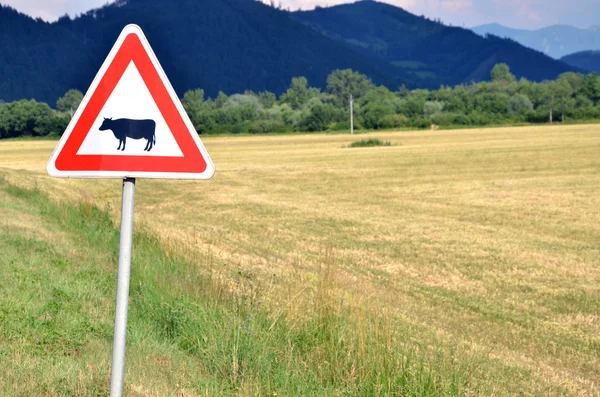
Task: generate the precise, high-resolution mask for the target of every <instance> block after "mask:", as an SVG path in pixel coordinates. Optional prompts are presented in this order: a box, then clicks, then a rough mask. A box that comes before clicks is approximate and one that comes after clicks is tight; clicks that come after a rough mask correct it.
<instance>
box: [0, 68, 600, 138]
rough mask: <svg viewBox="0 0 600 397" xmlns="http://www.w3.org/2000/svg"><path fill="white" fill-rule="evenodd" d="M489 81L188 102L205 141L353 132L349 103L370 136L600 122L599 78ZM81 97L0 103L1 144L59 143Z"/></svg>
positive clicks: (299, 89) (361, 81) (345, 80)
mask: <svg viewBox="0 0 600 397" xmlns="http://www.w3.org/2000/svg"><path fill="white" fill-rule="evenodd" d="M490 77H491V80H490V81H486V82H480V83H472V84H466V85H458V86H456V87H453V88H452V87H445V86H442V87H441V88H440V89H439V90H432V91H429V90H423V89H418V90H412V91H410V90H408V89H406V88H405V87H400V88H399V89H398V90H397V91H390V90H389V89H388V88H386V87H383V86H375V85H374V84H373V83H372V82H371V80H370V79H369V78H368V77H366V76H364V75H361V74H359V73H357V72H354V71H352V70H349V69H346V70H336V71H334V72H332V73H331V74H330V75H329V77H328V79H327V89H326V90H325V91H321V90H320V89H318V88H314V87H310V85H309V83H308V80H307V79H306V78H305V77H294V78H293V79H292V81H291V84H290V86H289V88H288V90H287V91H286V92H285V93H283V94H282V95H280V96H279V97H277V95H275V94H274V93H272V92H268V91H265V92H259V93H255V92H252V91H246V92H244V93H243V94H233V95H229V96H228V95H226V94H224V93H223V92H220V93H219V95H218V96H217V97H216V98H206V97H205V95H204V91H203V90H202V89H197V90H190V91H188V92H186V93H185V94H184V96H183V98H182V103H183V106H184V108H185V110H186V112H187V113H188V115H189V117H190V119H191V120H192V123H193V124H194V126H195V127H196V130H197V131H198V133H200V134H219V133H232V134H240V133H244V134H264V133H284V132H315V131H343V130H349V129H350V98H353V100H354V103H353V105H354V106H353V116H354V124H355V127H356V128H358V129H368V130H378V129H401V128H416V129H425V128H431V126H432V125H433V126H440V127H454V126H486V125H502V124H517V123H553V122H557V121H560V122H565V121H585V120H597V119H600V77H599V76H598V75H597V74H596V73H591V74H587V75H584V74H580V73H565V74H562V75H560V76H559V77H558V78H557V79H556V80H553V81H544V82H542V83H534V82H530V81H528V80H525V79H520V80H517V79H516V78H515V76H514V75H513V74H511V72H510V69H509V67H508V66H507V65H506V64H499V65H496V66H495V67H494V69H493V70H492V73H491V76H490ZM82 98H83V95H82V94H81V92H79V91H77V90H69V91H68V92H67V93H66V94H65V95H64V96H63V97H61V98H60V99H59V100H58V101H57V103H56V106H55V108H54V109H52V108H51V107H50V106H49V105H48V104H46V103H43V102H37V101H35V100H33V99H31V100H20V101H15V102H10V103H4V102H2V101H1V100H0V138H12V137H20V136H51V137H57V136H59V135H60V134H62V132H63V131H64V130H65V128H66V126H67V124H68V123H69V121H70V118H71V117H72V116H73V113H74V112H75V110H76V109H77V107H78V106H79V103H80V102H81V100H82ZM126 116H127V115H123V117H126Z"/></svg>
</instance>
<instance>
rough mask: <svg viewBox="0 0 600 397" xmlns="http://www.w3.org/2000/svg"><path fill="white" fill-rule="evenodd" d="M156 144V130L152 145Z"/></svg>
mask: <svg viewBox="0 0 600 397" xmlns="http://www.w3.org/2000/svg"><path fill="white" fill-rule="evenodd" d="M154 145H156V132H155V133H154V134H152V146H154Z"/></svg>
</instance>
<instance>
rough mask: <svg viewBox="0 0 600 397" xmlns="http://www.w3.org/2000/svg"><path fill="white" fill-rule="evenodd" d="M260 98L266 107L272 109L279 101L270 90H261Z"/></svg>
mask: <svg viewBox="0 0 600 397" xmlns="http://www.w3.org/2000/svg"><path fill="white" fill-rule="evenodd" d="M258 99H259V101H260V103H261V105H262V106H263V107H264V108H265V109H271V108H272V107H273V106H275V104H276V103H277V96H276V95H275V94H273V93H272V92H269V91H263V92H260V93H259V94H258Z"/></svg>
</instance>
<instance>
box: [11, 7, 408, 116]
mask: <svg viewBox="0 0 600 397" xmlns="http://www.w3.org/2000/svg"><path fill="white" fill-rule="evenodd" d="M0 1H2V0H0ZM129 23H136V24H138V25H140V26H141V27H142V29H143V30H144V32H145V33H146V35H147V36H148V39H149V41H150V43H151V44H152V46H153V48H154V51H155V52H156V54H157V56H158V58H159V60H160V62H161V64H162V66H163V68H164V69H165V71H166V73H167V75H168V76H169V78H170V79H171V82H172V84H173V86H174V88H175V89H176V91H177V92H178V94H179V95H183V93H184V92H185V91H186V90H189V89H195V88H203V89H205V91H206V93H207V94H208V95H210V96H213V97H214V96H216V95H217V93H218V92H219V90H222V91H224V92H226V93H228V94H230V93H235V92H243V91H244V90H255V91H260V90H270V91H274V92H276V93H281V92H283V91H284V90H285V89H286V88H287V87H288V86H289V83H290V80H291V78H292V77H294V76H306V77H307V78H308V80H309V82H310V83H311V84H312V85H314V86H321V87H323V86H324V85H325V83H326V78H327V75H328V74H329V73H330V72H331V71H332V70H334V69H338V68H352V69H354V70H357V71H360V72H361V73H364V74H367V75H368V76H370V77H371V78H372V79H373V80H374V81H376V82H378V83H379V84H386V85H389V86H390V87H392V88H397V87H398V86H399V85H400V84H401V83H402V81H398V80H397V79H396V77H394V76H393V75H392V74H391V73H389V72H386V71H384V70H382V69H383V68H381V67H379V66H378V65H377V62H373V61H372V60H370V59H368V58H367V57H365V56H364V55H361V54H359V53H358V52H356V51H354V50H353V49H351V48H349V47H348V46H345V45H342V44H340V43H338V42H336V41H334V40H331V39H329V38H327V37H324V36H322V35H321V34H319V33H317V32H315V31H313V30H312V29H310V28H307V27H306V26H304V25H302V24H300V23H298V22H296V21H294V20H293V19H291V18H290V17H289V15H288V14H287V13H286V12H284V11H279V10H276V9H274V8H272V7H268V6H266V5H264V4H262V3H260V2H257V1H254V0H203V1H198V0H172V1H164V0H118V1H116V2H114V3H111V4H109V5H106V6H104V7H102V8H99V9H96V10H92V11H89V12H87V13H86V14H84V15H81V16H80V17H77V18H75V19H70V18H69V17H63V18H61V19H59V20H58V21H57V22H55V23H47V22H44V21H42V20H41V19H33V18H30V17H28V16H26V15H23V14H20V13H18V12H17V11H15V10H14V9H12V8H9V7H2V6H0V99H3V100H5V101H10V100H16V99H21V98H35V99H37V100H42V101H46V102H48V103H50V104H52V105H53V104H54V103H55V101H56V99H57V98H58V97H59V96H61V95H63V94H64V93H65V92H66V91H67V90H68V89H69V88H77V89H79V90H81V91H85V90H86V89H87V87H88V86H89V84H90V83H91V81H92V79H93V77H94V75H95V73H96V72H97V70H98V69H99V67H100V65H101V64H102V61H103V60H104V58H105V57H106V55H107V54H108V52H109V50H110V48H111V46H112V45H113V43H114V41H115V40H116V38H117V36H118V35H119V33H120V31H121V30H122V28H123V27H124V26H125V25H127V24H129ZM384 66H385V65H384Z"/></svg>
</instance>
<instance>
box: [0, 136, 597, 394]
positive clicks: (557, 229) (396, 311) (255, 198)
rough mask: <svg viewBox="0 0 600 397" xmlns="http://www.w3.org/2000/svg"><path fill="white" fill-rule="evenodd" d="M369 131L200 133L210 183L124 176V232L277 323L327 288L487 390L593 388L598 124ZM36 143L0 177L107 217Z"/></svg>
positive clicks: (107, 197)
mask: <svg viewBox="0 0 600 397" xmlns="http://www.w3.org/2000/svg"><path fill="white" fill-rule="evenodd" d="M370 135H372V136H374V137H377V138H380V139H382V140H386V141H390V142H391V143H392V146H389V147H374V148H353V149H349V148H347V146H348V144H350V143H351V142H353V141H354V140H355V139H353V138H357V137H356V136H355V137H351V136H348V135H314V136H306V135H302V136H276V137H236V138H234V137H231V138H229V137H227V138H222V137H221V138H212V137H210V138H207V139H205V140H204V142H205V145H206V146H207V149H208V151H209V153H210V154H211V156H212V158H213V161H214V162H215V165H216V170H217V171H216V174H215V177H214V178H213V179H212V180H211V181H209V182H188V181H177V182H166V181H152V180H140V181H138V188H137V194H136V223H137V224H138V225H139V226H141V227H143V228H148V229H149V230H151V231H153V232H157V233H158V234H159V235H160V236H161V237H160V238H161V239H162V241H163V243H164V244H165V246H167V247H170V248H171V249H173V250H175V251H181V252H187V253H188V254H187V255H189V256H190V258H192V259H193V258H194V257H195V256H196V255H207V253H208V255H210V256H211V257H212V258H214V260H212V261H211V263H213V266H214V267H215V269H212V271H213V272H214V271H216V272H217V273H218V274H220V275H221V276H220V277H222V278H223V279H224V282H225V283H229V285H230V288H231V290H232V291H233V292H235V293H238V294H239V295H240V296H243V297H244V298H245V299H255V300H257V301H258V302H260V304H262V305H265V306H267V307H269V308H271V310H274V311H275V312H277V311H278V310H279V311H281V313H285V316H287V317H288V318H297V319H302V317H303V316H308V314H307V313H313V312H314V308H315V302H316V301H318V299H319V296H318V294H319V293H320V292H319V291H329V292H327V293H331V294H334V295H335V298H330V299H329V300H331V301H335V302H340V305H341V302H343V304H344V305H347V306H348V307H351V308H352V309H351V311H352V312H354V313H358V314H360V313H361V311H369V312H370V313H374V315H375V316H376V317H377V316H379V317H381V318H393V319H394V320H390V321H391V322H392V323H393V324H394V327H397V331H398V332H401V333H402V334H403V335H404V336H405V337H406V340H407V341H410V342H412V343H414V345H415V346H418V347H419V348H423V349H425V350H427V349H431V346H445V347H444V348H443V349H445V350H446V351H454V350H456V351H457V352H458V353H457V354H458V355H459V356H460V357H459V358H456V359H457V360H465V361H469V360H471V361H472V360H482V361H478V363H479V364H478V365H477V368H476V369H474V370H473V374H472V377H473V378H474V380H475V381H476V383H477V384H479V385H481V387H482V390H486V393H487V394H495V395H504V394H510V393H518V392H523V393H524V394H537V395H542V394H545V395H548V394H565V393H567V394H573V395H598V387H600V336H599V335H600V318H599V316H600V314H599V313H600V266H599V265H600V255H599V254H600V194H599V193H600V156H599V154H600V131H599V127H598V126H594V125H587V126H566V127H562V126H558V127H523V128H504V129H487V130H457V131H431V132H415V133H377V134H370ZM54 145H55V142H47V141H40V142H27V141H15V142H2V143H1V144H0V173H1V174H2V175H3V176H4V178H5V179H6V180H7V181H8V182H9V183H12V184H17V185H20V186H27V187H30V188H31V187H36V188H39V189H40V190H41V191H43V192H47V193H48V194H49V195H50V196H51V197H54V198H56V199H60V200H64V199H68V200H73V201H81V200H84V201H90V202H94V203H96V204H97V205H99V206H100V207H104V208H107V209H108V210H109V211H110V212H111V214H112V215H113V217H114V218H115V219H118V215H119V214H118V210H119V208H120V181H104V180H101V181H91V180H54V179H50V178H48V177H47V176H45V171H44V166H45V162H46V160H47V158H48V157H49V155H50V152H51V150H52V148H53V147H54ZM134 250H135V247H134ZM324 258H328V259H327V260H324ZM328 263H335V266H333V267H331V268H329V267H327V266H328V265H327V264H328ZM324 266H325V268H324ZM324 269H325V270H324ZM327 269H330V270H327ZM331 269H333V270H331ZM206 270H207V269H199V271H206ZM328 271H333V274H331V275H330V276H328V277H329V284H331V285H333V286H334V287H335V288H334V289H333V290H328V289H323V288H320V287H319V283H322V282H323V280H326V279H327V278H326V277H324V274H325V273H324V272H328ZM362 317H364V316H361V315H357V318H362ZM453 354H454V353H451V354H449V356H452V355H453ZM481 357H483V358H481Z"/></svg>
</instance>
